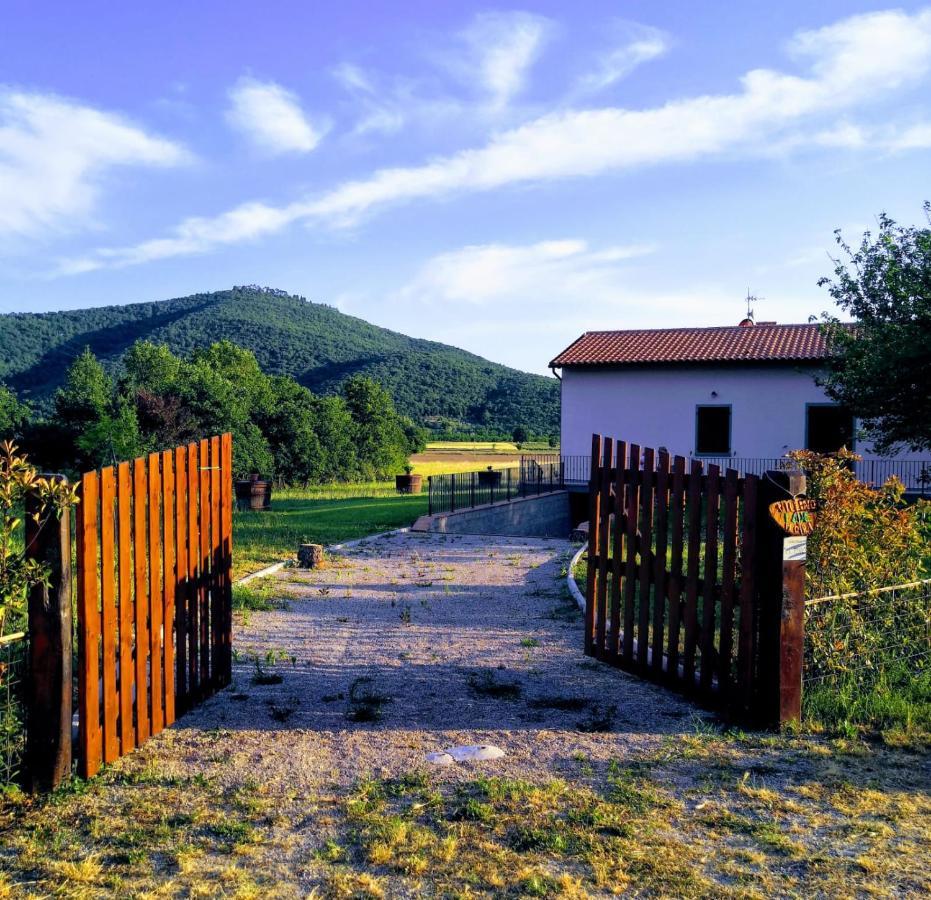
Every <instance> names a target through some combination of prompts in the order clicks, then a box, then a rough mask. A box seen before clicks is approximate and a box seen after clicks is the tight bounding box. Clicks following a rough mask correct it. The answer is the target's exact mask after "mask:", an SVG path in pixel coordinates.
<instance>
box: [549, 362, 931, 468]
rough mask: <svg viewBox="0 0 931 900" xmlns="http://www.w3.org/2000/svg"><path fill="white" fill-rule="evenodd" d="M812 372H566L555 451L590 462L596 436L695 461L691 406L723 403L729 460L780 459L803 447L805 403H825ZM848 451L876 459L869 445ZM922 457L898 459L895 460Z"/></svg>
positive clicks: (745, 369)
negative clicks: (728, 427)
mask: <svg viewBox="0 0 931 900" xmlns="http://www.w3.org/2000/svg"><path fill="white" fill-rule="evenodd" d="M816 371H817V370H816V369H814V368H807V369H800V368H796V367H793V366H745V367H741V366H732V367H704V366H696V367H692V368H672V367H656V368H631V369H608V368H603V369H577V368H567V369H564V370H563V372H562V442H561V452H562V453H563V454H565V455H568V456H573V455H584V456H588V455H589V454H590V453H591V447H592V434H593V433H595V432H597V433H599V434H604V435H607V436H611V437H615V438H618V439H622V440H627V441H630V442H634V443H639V444H640V445H641V446H646V447H653V448H657V449H658V448H659V447H666V448H667V449H668V450H669V452H670V453H671V454H681V455H683V456H689V455H694V451H695V407H696V406H704V405H713V404H725V405H728V404H729V405H730V406H731V454H732V455H733V456H738V457H779V456H782V455H783V454H784V453H786V452H787V451H789V450H795V449H798V448H801V447H804V446H805V418H806V415H805V406H806V404H808V403H829V402H831V401H830V400H829V399H828V397H827V396H826V395H825V393H824V391H823V390H822V389H821V388H819V387H818V385H817V384H815V380H814V375H815V373H816ZM712 392H716V394H717V396H712ZM854 449H855V450H856V451H857V452H858V453H860V454H862V455H863V456H864V457H865V458H872V457H875V454H874V453H873V452H872V446H871V445H869V444H866V443H862V442H861V443H858V444H857V445H856V446H855V448H854ZM924 456H925V457H926V456H927V454H925V455H924ZM920 457H921V454H908V453H903V454H901V455H900V456H899V457H898V458H900V459H909V458H913V459H918V458H920Z"/></svg>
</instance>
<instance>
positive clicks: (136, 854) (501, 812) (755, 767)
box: [0, 729, 931, 898]
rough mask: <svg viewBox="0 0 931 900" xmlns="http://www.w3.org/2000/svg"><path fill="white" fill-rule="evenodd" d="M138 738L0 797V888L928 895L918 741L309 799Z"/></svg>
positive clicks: (39, 892) (771, 740)
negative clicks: (163, 754) (58, 777)
mask: <svg viewBox="0 0 931 900" xmlns="http://www.w3.org/2000/svg"><path fill="white" fill-rule="evenodd" d="M147 756H148V753H147V751H142V752H141V753H138V754H136V756H135V757H132V758H131V759H129V760H127V761H125V762H124V763H123V766H122V768H121V769H120V770H119V771H117V770H110V771H108V772H106V773H105V774H104V775H103V776H101V777H99V778H98V779H96V780H95V781H93V782H92V783H90V784H81V783H78V784H76V785H75V786H74V787H73V788H71V789H69V790H68V791H64V792H60V793H59V794H57V795H55V796H53V797H51V798H50V799H49V800H47V801H45V802H44V803H33V802H31V801H29V800H27V799H26V798H23V797H14V798H11V799H9V800H8V801H7V804H6V806H5V808H4V810H3V841H2V846H3V849H2V852H0V871H2V876H0V896H2V895H7V896H13V897H45V896H53V895H54V896H70V897H106V896H116V895H122V896H144V895H152V896H221V895H222V896H232V897H259V896H261V897H275V896H281V897H292V896H317V897H334V898H339V897H346V898H350V897H382V896H384V897H393V896H448V897H471V896H487V895H490V894H493V895H495V896H523V897H549V896H554V897H556V896H558V897H589V896H609V895H614V894H618V893H626V892H630V893H633V894H637V895H648V896H675V897H701V896H734V897H768V896H775V895H779V896H785V895H802V896H852V895H857V896H867V895H869V896H922V895H927V894H928V893H929V892H931V865H929V864H931V797H929V787H931V774H929V770H928V766H927V758H926V757H925V756H922V755H921V754H920V753H918V752H915V751H914V750H897V749H891V748H888V747H884V746H882V745H868V744H863V743H847V742H840V743H838V742H835V743H828V742H823V741H815V740H812V739H807V738H794V737H775V736H766V735H742V734H726V733H718V732H715V731H713V730H708V729H704V730H702V731H700V732H696V733H695V734H691V735H683V736H680V737H677V738H672V739H670V740H668V741H667V742H665V744H664V745H663V746H662V747H661V748H659V749H658V750H655V751H653V752H650V753H644V754H638V755H635V756H633V757H629V758H625V759H623V760H616V761H613V762H609V763H604V762H603V761H592V760H587V759H585V758H584V757H581V756H579V755H576V756H575V757H567V759H566V761H565V764H564V765H563V766H561V767H560V768H559V771H542V772H540V773H539V776H538V777H537V778H534V779H520V778H506V777H494V776H493V775H482V774H479V771H478V770H473V773H474V774H473V775H472V776H471V777H467V778H465V779H464V780H459V781H452V782H450V781H446V780H444V779H443V777H442V774H441V773H435V774H434V773H426V772H422V771H412V772H410V773H409V774H408V775H405V776H402V777H397V778H386V777H370V778H364V779H361V780H359V781H358V782H356V783H355V784H354V785H352V786H349V787H343V788H335V787H334V788H333V789H327V790H321V791H320V792H317V793H314V794H311V795H305V794H301V793H299V792H297V791H289V790H287V789H285V788H283V786H281V785H278V786H275V787H274V788H273V787H272V786H267V785H260V784H257V783H255V782H253V781H248V780H247V781H242V782H237V781H235V780H234V781H229V780H228V779H226V778H224V772H223V762H222V756H220V757H219V758H218V760H217V762H216V763H215V764H214V769H213V771H210V772H208V773H207V774H204V775H198V776H195V777H181V776H178V775H176V774H173V769H172V767H171V766H170V765H168V764H167V763H159V762H158V761H157V760H156V759H155V758H148V759H147Z"/></svg>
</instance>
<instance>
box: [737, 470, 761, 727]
mask: <svg viewBox="0 0 931 900" xmlns="http://www.w3.org/2000/svg"><path fill="white" fill-rule="evenodd" d="M758 486H759V479H758V478H757V476H756V475H748V476H747V477H746V478H745V479H744V484H743V510H742V512H743V523H742V525H743V529H742V535H741V544H740V622H739V623H738V627H739V632H738V646H737V681H738V694H739V697H740V704H741V706H742V707H743V709H744V710H749V709H750V706H751V704H752V702H753V673H754V656H755V647H754V633H755V627H756V626H755V622H754V608H755V605H756V584H755V583H754V572H755V566H756V517H757V509H756V507H757V491H758Z"/></svg>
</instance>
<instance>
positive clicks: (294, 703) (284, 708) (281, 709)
mask: <svg viewBox="0 0 931 900" xmlns="http://www.w3.org/2000/svg"><path fill="white" fill-rule="evenodd" d="M266 702H267V704H268V714H269V715H270V716H271V717H272V718H273V719H274V720H275V721H276V722H287V721H288V719H290V718H291V716H293V715H294V713H296V712H297V710H298V708H299V707H300V703H299V702H298V700H297V699H296V698H294V697H290V698H289V699H288V700H287V701H286V702H285V703H277V702H275V701H274V700H268V701H266Z"/></svg>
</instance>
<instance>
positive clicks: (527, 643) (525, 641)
mask: <svg viewBox="0 0 931 900" xmlns="http://www.w3.org/2000/svg"><path fill="white" fill-rule="evenodd" d="M520 645H521V647H539V646H540V642H539V641H538V640H537V639H536V638H535V637H525V638H522V639H521V642H520Z"/></svg>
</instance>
